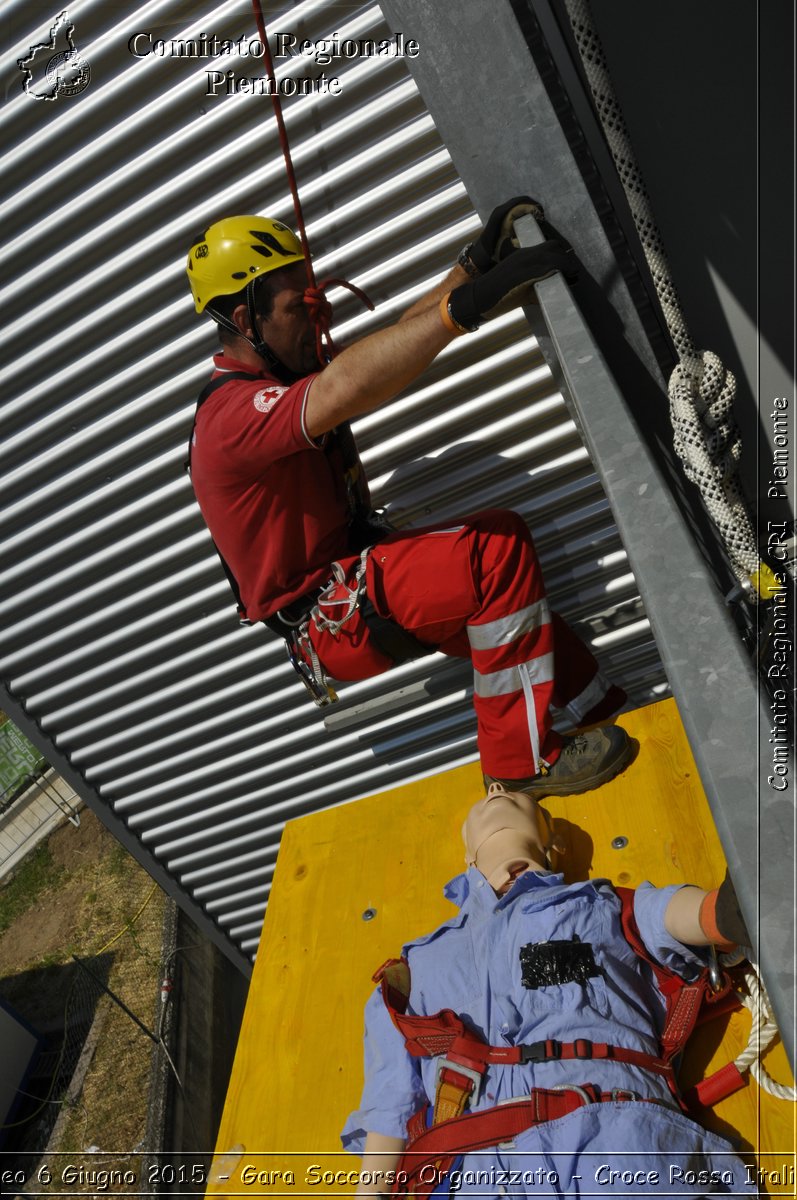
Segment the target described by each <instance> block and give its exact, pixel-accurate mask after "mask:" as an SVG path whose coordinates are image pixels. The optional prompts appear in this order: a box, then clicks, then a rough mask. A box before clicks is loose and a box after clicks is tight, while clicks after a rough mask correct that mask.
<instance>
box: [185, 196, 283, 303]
mask: <svg viewBox="0 0 797 1200" xmlns="http://www.w3.org/2000/svg"><path fill="white" fill-rule="evenodd" d="M303 259H304V250H303V249H302V244H301V242H300V241H299V239H298V238H297V236H296V234H295V233H294V232H293V230H291V229H289V228H288V226H287V225H283V224H282V222H281V221H272V220H271V219H270V218H269V217H225V218H224V220H222V221H216V223H215V224H213V225H211V226H210V227H209V228H208V229H206V230H205V233H204V235H203V236H202V237H200V238H197V239H196V241H195V242H194V244H193V245H192V246H191V249H190V250H189V251H188V263H187V265H186V272H187V274H188V281H189V283H190V284H191V292H192V294H193V297H194V306H195V308H196V311H197V312H198V313H201V312H204V311H205V308H206V307H207V305H208V304H209V303H210V302H211V301H212V300H213V299H214V298H215V297H216V296H232V295H234V294H235V293H236V292H240V291H242V290H243V289H244V288H245V287H246V285H247V283H248V282H249V281H250V280H251V279H256V278H257V276H258V275H265V274H266V273H267V272H268V271H276V270H278V269H279V267H289V266H291V265H292V264H293V263H297V262H301V261H302V260H303Z"/></svg>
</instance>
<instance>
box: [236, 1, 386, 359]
mask: <svg viewBox="0 0 797 1200" xmlns="http://www.w3.org/2000/svg"><path fill="white" fill-rule="evenodd" d="M252 9H253V11H254V15H255V22H256V23H257V30H258V33H259V34H260V41H261V43H262V45H263V66H264V68H265V73H266V78H267V79H268V81H269V92H270V94H271V102H272V104H273V105H274V115H275V117H276V118H277V133H278V134H279V142H280V147H281V149H282V155H283V158H284V159H285V170H286V172H287V175H288V186H289V188H290V190H291V197H292V198H293V211H294V213H295V214H296V227H297V229H298V230H299V239H300V241H301V243H302V248H303V250H304V263H305V269H306V271H307V288H306V290H305V293H304V302H305V304H306V306H307V308H308V310H309V312H310V316H311V317H312V319H313V322H314V323H315V344H316V353H317V355H318V361H319V362H321V363H323V362H324V361H325V359H326V358H332V357H334V355H335V354H337V352H338V351H337V347H336V346H335V343H334V342H333V341H332V334H331V333H330V331H329V324H330V321H331V319H332V306H331V304H330V303H329V301H328V300H327V298H326V296H325V295H324V293H325V291H326V289H327V288H328V287H332V286H335V287H344V288H348V290H349V291H350V292H353V293H354V295H355V296H357V297H358V299H360V300H362V302H363V304H364V305H365V306H366V307H367V308H370V309H371V310H373V307H374V306H373V304H372V303H371V301H370V300H369V299H368V297H367V296H366V294H365V292H364V291H362V289H361V288H358V287H356V286H355V285H354V284H353V283H347V282H346V280H345V279H335V278H332V279H325V280H324V281H323V282H322V283H320V284H319V283H316V278H315V272H314V271H313V261H312V258H311V255H310V242H309V239H308V237H307V229H306V228H305V224H304V214H303V212H302V202H301V200H300V199H299V186H298V184H297V182H296V172H295V171H294V169H293V159H292V158H291V148H290V144H289V142H288V132H287V130H286V128H285V119H284V117H283V115H282V100H281V98H280V94H279V91H278V90H277V79H276V75H275V73H274V61H273V59H272V57H271V49H270V47H269V44H268V34H267V33H266V23H265V21H264V20H263V11H262V9H261V7H260V0H252ZM324 342H326V354H325V352H324Z"/></svg>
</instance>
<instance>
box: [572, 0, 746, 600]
mask: <svg viewBox="0 0 797 1200" xmlns="http://www.w3.org/2000/svg"><path fill="white" fill-rule="evenodd" d="M565 3H566V6H567V14H568V17H569V19H570V24H571V26H572V29H573V34H574V36H575V39H576V44H577V46H578V51H579V54H580V56H581V61H582V64H583V67H584V71H585V73H586V76H587V79H588V81H589V85H590V88H591V91H592V96H593V100H594V102H595V107H596V109H597V112H598V117H599V119H600V122H601V125H602V127H603V132H604V135H605V137H606V140H607V142H608V144H609V148H610V150H611V152H612V157H613V158H614V163H615V166H616V168H617V172H618V174H619V176H620V180H621V182H622V185H623V188H624V190H625V194H626V197H627V199H628V203H629V206H630V209H631V214H632V216H633V218H634V224H635V225H636V229H637V233H638V234H639V239H640V242H641V244H642V248H643V250H644V252H645V258H646V259H647V262H648V266H649V268H650V272H651V275H652V276H653V283H654V285H655V287H656V293H657V295H658V298H659V303H660V304H661V308H662V312H663V313H664V319H665V321H666V323H667V328H668V330H669V332H670V337H671V338H672V340H673V343H674V345H675V349H676V351H677V353H678V357H679V359H680V362H679V364H678V366H677V367H676V368H675V370H674V371H673V373H672V376H671V377H670V383H669V396H670V417H671V419H672V423H673V433H674V445H675V451H676V454H677V455H678V457H679V458H680V459H681V461H682V462H683V464H684V471H685V473H686V476H687V478H688V479H690V480H691V481H692V482H693V483H695V484H697V486H698V487H699V488H700V492H701V494H702V496H703V501H704V503H705V505H706V508H707V509H708V512H709V514H710V516H711V517H712V519H713V520H714V522H715V524H716V526H717V528H718V529H719V531H720V533H721V535H722V537H723V539H724V541H725V545H726V547H727V550H728V554H729V556H730V559H731V564H732V566H733V570H734V573H735V574H736V577H737V579H739V581H740V582H741V583H743V584H745V585H747V584H748V582H749V578H750V576H751V575H752V574H754V573H755V572H756V571H757V570H758V569H759V565H760V559H759V556H758V551H757V548H756V537H755V532H754V529H753V524H752V521H751V520H750V515H749V512H748V510H747V505H746V502H745V500H744V497H743V496H742V492H741V489H740V487H739V483H738V480H737V474H736V469H737V465H738V462H739V457H740V453H741V442H740V439H739V433H738V429H737V427H736V425H735V423H734V421H733V419H732V416H731V409H732V405H733V400H734V397H735V395H736V380H735V379H734V377H733V374H732V373H731V372H730V371H726V370H725V368H724V367H723V365H722V363H721V362H720V360H719V358H717V356H716V355H715V354H712V353H711V352H710V351H703V352H698V351H696V350H695V347H694V344H693V342H692V338H691V336H690V334H689V330H688V329H687V326H686V319H685V317H684V314H683V309H682V307H681V303H680V300H679V298H678V292H677V290H676V287H675V284H674V282H673V279H672V274H671V272H670V267H669V263H668V262H667V255H666V253H665V250H664V244H663V242H662V239H661V234H660V233H659V230H658V226H657V225H656V221H655V218H654V216H653V210H652V207H651V203H650V197H649V195H648V192H647V189H646V188H645V184H644V182H643V180H642V176H641V174H640V171H639V168H638V166H637V163H636V159H635V157H634V152H633V149H632V147H631V141H630V138H629V136H628V130H627V128H626V124H625V120H624V119H623V114H622V111H621V109H620V106H619V104H618V102H617V99H616V97H615V94H614V88H613V86H612V82H611V79H610V77H609V70H608V66H607V63H606V59H605V57H604V54H603V48H602V46H601V43H600V39H599V38H598V35H597V32H596V31H595V28H594V26H593V24H592V18H591V16H590V11H589V4H588V3H587V0H565ZM752 598H753V599H756V596H755V592H753V596H752Z"/></svg>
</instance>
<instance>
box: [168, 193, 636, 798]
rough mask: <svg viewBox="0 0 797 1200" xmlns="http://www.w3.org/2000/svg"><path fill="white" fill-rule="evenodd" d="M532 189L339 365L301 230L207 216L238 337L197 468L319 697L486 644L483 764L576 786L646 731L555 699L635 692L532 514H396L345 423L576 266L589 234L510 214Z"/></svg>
mask: <svg viewBox="0 0 797 1200" xmlns="http://www.w3.org/2000/svg"><path fill="white" fill-rule="evenodd" d="M532 203H533V202H531V201H528V199H527V198H521V199H519V200H513V201H509V202H508V203H507V204H504V205H502V206H500V207H499V208H498V209H496V210H495V212H494V213H493V214H492V216H491V217H490V220H489V221H488V222H487V224H486V225H485V227H484V229H483V230H482V232H481V234H480V236H479V238H478V240H477V241H476V242H475V243H474V244H473V245H472V246H469V247H466V249H465V250H464V251H463V252H462V254H461V255H460V258H459V260H458V263H457V265H456V266H455V267H454V268H453V269H452V271H451V272H449V274H448V275H447V276H446V278H445V280H444V281H443V282H442V283H441V284H439V285H438V286H437V287H435V288H433V289H432V290H431V291H430V292H428V293H427V294H426V295H425V296H423V297H422V298H421V299H420V300H419V301H417V302H416V303H415V304H414V305H413V306H412V307H411V308H410V309H409V310H408V311H407V312H406V313H404V315H403V316H402V317H401V319H400V320H399V321H398V322H397V323H396V324H395V325H393V326H390V327H389V328H386V329H381V330H379V331H378V332H376V333H373V334H370V335H369V336H368V337H365V338H363V339H361V340H360V341H358V342H355V343H353V344H352V345H351V346H348V347H347V348H346V349H345V350H343V351H342V353H341V354H340V355H338V356H337V357H335V358H333V359H332V361H331V362H329V363H326V364H320V363H319V359H318V353H317V349H316V335H315V329H314V325H313V320H312V318H311V314H310V310H309V308H308V304H307V302H306V301H307V299H308V297H307V296H306V275H305V267H304V263H303V258H304V253H303V250H302V247H301V244H300V243H299V241H298V240H297V238H296V237H295V236H294V234H293V233H292V232H291V230H290V229H288V228H287V227H286V226H285V225H282V224H281V223H280V222H278V221H273V220H269V219H267V218H263V217H256V216H244V217H231V218H227V219H225V220H222V221H219V222H217V223H215V224H214V225H211V226H210V227H209V228H208V229H206V230H204V231H203V232H202V234H201V235H200V236H199V237H198V238H196V239H195V240H194V242H193V244H192V246H191V249H190V252H189V256H188V276H189V280H190V283H191V289H192V293H193V296H194V302H195V306H196V310H197V312H200V313H201V312H207V313H208V314H209V315H210V316H211V317H213V319H214V320H215V321H216V323H217V324H218V326H219V331H220V336H221V340H222V344H223V350H222V353H221V354H219V355H217V356H216V358H215V371H214V375H213V378H212V380H211V383H210V384H209V385H208V387H207V388H206V389H205V391H204V392H203V395H202V397H200V405H199V407H198V409H197V416H196V421H195V425H194V430H193V433H192V439H191V442H192V444H191V475H192V481H193V485H194V490H195V493H196V497H197V500H198V502H199V506H200V508H201V510H202V514H203V516H204V518H205V521H206V523H207V525H208V527H209V529H210V531H211V533H212V535H213V538H214V541H215V543H216V546H217V548H218V550H219V553H220V555H221V557H222V560H223V562H224V563H225V565H226V567H227V569H228V573H230V574H231V575H232V576H233V577H234V580H235V583H236V585H237V591H238V593H239V595H240V604H239V608H240V610H241V612H242V615H244V616H245V617H246V618H248V619H249V620H254V621H266V622H267V623H268V624H269V626H270V627H271V628H273V629H275V630H277V631H278V632H280V633H282V634H283V636H285V637H286V639H287V640H288V642H289V645H291V646H292V647H293V650H294V654H295V657H296V660H297V661H298V662H299V664H300V667H301V670H302V672H303V673H304V676H305V678H306V679H307V680H308V681H309V685H310V686H311V690H313V691H314V692H315V693H316V696H317V698H320V699H321V700H322V701H323V699H325V697H326V694H327V691H326V689H327V677H331V678H333V679H339V680H354V679H365V678H368V677H370V676H372V675H375V674H378V673H379V672H381V671H385V670H388V669H389V668H390V667H391V666H393V665H394V664H395V663H396V662H399V661H404V660H406V659H408V658H411V657H417V656H418V655H419V654H423V653H427V652H430V651H432V650H435V649H440V650H441V651H443V652H444V653H446V654H453V655H458V656H464V657H467V658H470V659H471V660H472V662H473V667H474V707H475V710H476V716H477V720H478V729H479V752H480V757H481V761H482V767H483V770H484V772H485V775H486V776H487V777H488V778H492V779H500V780H502V781H506V782H508V783H510V784H511V785H512V786H513V787H514V788H516V789H517V788H522V789H523V790H526V791H528V792H529V793H530V794H535V795H552V794H556V795H562V794H567V793H571V792H582V791H586V790H588V789H590V788H594V787H598V786H599V785H600V784H601V783H603V782H605V781H606V780H607V779H610V778H612V777H613V776H614V775H616V774H617V773H618V772H619V771H621V770H622V769H623V768H624V767H625V766H626V765H627V763H628V762H629V761H630V760H631V757H632V755H633V743H632V742H631V741H630V739H629V738H628V737H627V735H626V734H625V732H624V731H623V730H622V729H619V728H618V727H614V726H610V727H606V728H602V729H595V730H592V731H591V732H589V733H587V734H583V735H577V736H575V737H562V736H561V735H559V734H558V733H556V732H554V730H553V728H552V722H553V720H554V719H555V717H556V715H557V710H560V714H561V710H564V714H563V715H564V716H565V718H566V720H567V721H568V722H569V724H570V725H571V726H572V727H575V726H577V725H580V724H592V723H594V722H596V721H600V720H603V719H605V718H607V717H609V716H610V715H611V714H612V713H613V712H615V711H616V710H617V709H618V708H619V707H620V706H621V705H622V703H623V701H624V699H625V694H624V693H623V692H622V691H621V689H619V688H617V687H614V686H612V685H611V684H609V683H608V681H606V680H605V679H604V678H603V676H602V675H601V674H600V672H599V670H598V666H597V663H596V661H595V659H594V658H593V656H592V655H591V654H590V652H589V651H588V650H587V648H586V646H584V644H583V643H582V642H581V641H580V640H579V639H578V638H577V637H576V635H575V634H574V633H573V632H572V630H570V628H569V627H568V626H567V625H566V624H565V622H564V621H563V620H562V619H561V618H560V617H558V616H557V615H556V614H552V613H551V612H550V610H549V608H548V604H547V600H546V598H545V588H544V583H543V579H542V573H541V570H540V566H539V563H538V560H537V556H536V553H535V550H534V546H533V544H532V540H531V535H530V534H529V531H528V529H527V528H526V525H525V524H524V522H523V521H522V520H521V518H520V517H519V516H518V515H517V514H515V513H511V512H504V511H489V512H483V513H478V514H477V515H475V516H471V517H466V518H464V519H463V520H462V521H461V522H457V523H455V524H453V525H446V526H445V527H439V526H433V527H427V528H422V529H412V530H404V531H400V532H397V531H391V530H390V529H389V527H387V526H386V525H384V524H382V525H381V526H380V525H379V524H378V523H377V522H375V520H374V518H373V514H370V512H369V508H368V493H367V485H366V484H365V481H364V476H363V474H362V468H361V466H360V464H359V460H358V459H357V456H356V450H355V449H354V444H353V441H352V438H351V434H350V433H349V430H348V424H347V423H348V422H349V421H350V420H351V419H352V418H355V417H358V416H360V415H362V414H364V413H368V412H371V411H373V410H374V409H376V408H378V407H379V406H380V405H382V404H384V403H386V402H388V401H390V400H391V399H393V398H394V397H395V396H396V395H397V394H398V393H399V392H400V391H401V390H402V389H403V388H405V387H406V386H407V385H408V384H409V383H411V382H412V381H413V380H414V379H415V378H416V376H418V375H419V374H420V373H421V372H422V371H423V370H424V369H425V368H426V367H427V366H428V365H429V364H430V363H431V362H432V360H433V359H434V358H435V356H436V355H437V354H438V353H439V352H440V351H441V350H442V349H443V347H444V346H446V345H447V344H448V343H449V342H450V341H451V340H452V339H453V338H454V337H457V336H461V335H463V334H466V333H467V332H468V331H470V330H474V329H476V328H477V327H478V326H479V324H480V323H481V322H483V321H484V320H488V319H490V318H491V317H494V316H497V315H498V314H499V313H503V312H507V311H509V310H510V309H511V308H515V307H518V306H519V305H522V304H529V303H534V302H535V295H534V284H535V282H537V281H538V280H540V279H543V278H545V277H547V276H548V275H551V274H553V273H554V272H555V271H560V270H561V271H563V272H564V273H565V275H566V276H567V277H569V278H573V277H574V275H575V272H576V269H577V267H576V263H575V259H574V257H573V254H572V251H571V250H570V247H569V246H568V245H567V244H566V243H564V242H562V241H561V240H559V239H558V238H556V237H555V236H554V237H550V238H549V240H548V241H546V242H545V243H543V244H542V245H541V246H538V247H535V248H534V249H517V248H516V246H515V245H514V244H513V240H512V219H513V217H514V216H517V215H518V214H519V213H520V212H528V211H530V206H531V205H532ZM538 211H539V210H538ZM551 232H553V231H551Z"/></svg>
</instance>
